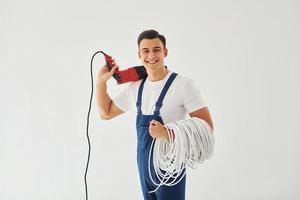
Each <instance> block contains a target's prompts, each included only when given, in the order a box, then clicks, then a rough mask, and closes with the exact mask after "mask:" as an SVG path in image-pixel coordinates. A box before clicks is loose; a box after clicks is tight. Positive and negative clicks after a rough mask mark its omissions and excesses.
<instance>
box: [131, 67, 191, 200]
mask: <svg viewBox="0 0 300 200" xmlns="http://www.w3.org/2000/svg"><path fill="white" fill-rule="evenodd" d="M176 75H177V74H176V73H172V74H171V76H170V77H169V78H168V80H167V82H166V84H165V85H164V88H163V89H162V92H161V94H160V96H159V98H158V100H157V102H156V104H155V111H154V113H153V114H152V115H143V113H142V110H141V105H142V94H143V87H144V83H145V80H146V79H144V80H143V81H142V82H141V85H140V87H139V91H138V99H137V102H136V106H137V117H136V129H137V141H138V145H137V164H138V170H139V175H140V182H141V187H142V191H143V196H144V200H184V199H185V182H186V177H185V175H184V177H183V178H182V180H181V181H180V182H179V183H178V184H176V185H174V186H165V185H163V186H160V187H159V189H158V190H157V191H156V192H154V193H149V192H150V191H153V190H155V189H156V188H157V186H156V185H155V184H154V183H153V182H152V181H151V179H150V176H149V170H148V159H149V153H150V146H151V143H152V140H153V139H152V137H151V135H150V134H149V124H150V122H151V120H152V119H154V120H157V121H159V122H160V123H162V124H163V121H162V118H161V117H160V108H161V107H162V105H163V100H164V97H165V95H166V93H167V91H168V89H169V87H170V85H171V84H172V82H173V80H174V79H175V78H176ZM150 168H151V170H150V171H151V176H152V178H153V179H154V181H155V182H156V183H159V181H158V179H157V178H156V175H155V172H154V169H153V162H152V158H151V159H150ZM171 181H172V180H171Z"/></svg>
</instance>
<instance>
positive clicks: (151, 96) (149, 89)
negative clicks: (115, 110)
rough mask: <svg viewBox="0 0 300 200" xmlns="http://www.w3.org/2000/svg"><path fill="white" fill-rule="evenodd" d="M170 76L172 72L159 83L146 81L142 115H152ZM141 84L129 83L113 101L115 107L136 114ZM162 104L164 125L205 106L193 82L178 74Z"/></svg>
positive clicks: (137, 82) (161, 113)
mask: <svg viewBox="0 0 300 200" xmlns="http://www.w3.org/2000/svg"><path fill="white" fill-rule="evenodd" d="M171 74H172V72H171V71H169V73H168V74H167V75H166V76H165V78H164V79H162V80H159V81H150V80H149V79H148V78H147V79H146V81H145V84H144V88H143V93H142V106H141V109H142V114H144V115H152V114H153V113H154V110H155V103H156V101H157V99H158V97H159V95H160V93H161V91H162V89H163V87H164V85H165V83H166V82H167V80H168V78H169V77H170V75H171ZM141 82H142V80H139V81H136V82H133V83H130V84H129V85H128V87H127V88H126V89H125V90H124V91H123V92H121V93H120V94H119V95H118V96H117V97H116V98H114V99H113V102H114V103H115V104H116V105H117V107H119V108H120V109H121V110H123V111H124V112H126V111H128V110H130V111H132V112H133V113H135V114H137V109H136V102H137V98H138V90H139V87H140V84H141ZM162 104H163V105H162V107H161V109H160V116H161V118H162V120H163V122H164V123H169V122H171V121H178V120H181V119H183V118H184V117H185V116H186V115H187V114H188V113H191V112H193V111H195V110H198V109H201V108H204V107H206V106H207V105H206V103H205V101H204V100H203V98H202V96H201V93H200V90H199V89H198V88H197V87H196V85H195V83H194V81H193V80H192V79H189V78H186V77H183V76H181V75H179V74H178V75H177V76H176V78H175V79H174V81H173V82H172V84H171V86H170V88H169V90H168V91H167V94H166V96H165V98H164V100H163V102H162Z"/></svg>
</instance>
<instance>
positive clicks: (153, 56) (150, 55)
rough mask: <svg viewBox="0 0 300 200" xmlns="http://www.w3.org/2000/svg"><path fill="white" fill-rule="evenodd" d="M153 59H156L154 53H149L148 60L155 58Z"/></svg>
mask: <svg viewBox="0 0 300 200" xmlns="http://www.w3.org/2000/svg"><path fill="white" fill-rule="evenodd" d="M155 57H156V55H155V53H154V51H150V52H149V59H152V58H155Z"/></svg>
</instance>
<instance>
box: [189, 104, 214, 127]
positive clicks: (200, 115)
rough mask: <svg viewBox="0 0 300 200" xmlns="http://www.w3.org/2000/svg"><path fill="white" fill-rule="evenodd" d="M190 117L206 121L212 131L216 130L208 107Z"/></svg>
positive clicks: (192, 113) (194, 112) (191, 114)
mask: <svg viewBox="0 0 300 200" xmlns="http://www.w3.org/2000/svg"><path fill="white" fill-rule="evenodd" d="M189 115H190V116H191V117H198V118H200V119H203V120H204V121H206V122H207V123H208V124H209V126H210V127H211V129H212V130H214V125H213V121H212V119H211V116H210V112H209V110H208V107H204V108H201V109H198V110H196V111H193V112H191V113H189Z"/></svg>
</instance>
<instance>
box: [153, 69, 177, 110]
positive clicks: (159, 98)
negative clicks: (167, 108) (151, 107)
mask: <svg viewBox="0 0 300 200" xmlns="http://www.w3.org/2000/svg"><path fill="white" fill-rule="evenodd" d="M176 76H177V74H176V73H174V72H173V73H172V74H171V76H170V77H169V78H168V80H167V82H166V84H165V86H164V88H163V89H162V91H161V93H160V95H159V97H158V100H157V102H156V104H155V111H154V114H156V115H159V114H160V108H161V107H162V102H163V100H164V98H165V96H166V94H167V92H168V89H169V88H170V86H171V84H172V83H173V81H174V79H175V78H176Z"/></svg>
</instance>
